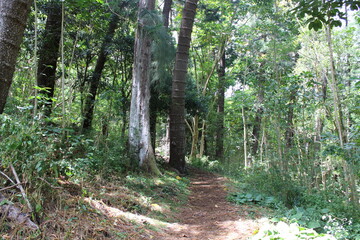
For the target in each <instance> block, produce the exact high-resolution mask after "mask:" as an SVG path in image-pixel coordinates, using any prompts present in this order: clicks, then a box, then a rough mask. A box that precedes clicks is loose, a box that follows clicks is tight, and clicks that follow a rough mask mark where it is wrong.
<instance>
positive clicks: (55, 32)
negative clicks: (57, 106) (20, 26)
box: [37, 2, 61, 117]
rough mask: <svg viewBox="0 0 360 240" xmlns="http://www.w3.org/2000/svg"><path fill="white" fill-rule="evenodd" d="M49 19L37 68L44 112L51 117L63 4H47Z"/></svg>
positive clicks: (41, 104)
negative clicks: (43, 101)
mask: <svg viewBox="0 0 360 240" xmlns="http://www.w3.org/2000/svg"><path fill="white" fill-rule="evenodd" d="M46 12H47V20H46V26H45V32H44V36H43V41H42V44H41V46H40V49H39V63H38V69H37V85H38V86H39V87H41V88H46V89H45V90H41V91H40V92H39V93H40V94H42V95H43V96H44V97H45V99H44V100H45V103H40V104H39V106H40V107H41V106H44V107H45V109H44V114H45V116H47V117H49V116H50V114H51V110H52V98H53V97H54V91H55V80H56V76H55V74H56V67H57V61H58V57H59V47H60V38H61V4H60V3H59V2H49V3H48V5H47V6H46Z"/></svg>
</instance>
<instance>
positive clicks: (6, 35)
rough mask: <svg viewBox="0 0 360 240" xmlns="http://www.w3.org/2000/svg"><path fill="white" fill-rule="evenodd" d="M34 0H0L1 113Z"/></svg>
mask: <svg viewBox="0 0 360 240" xmlns="http://www.w3.org/2000/svg"><path fill="white" fill-rule="evenodd" d="M31 3H32V0H12V1H6V0H1V1H0V114H2V113H3V111H4V108H5V104H6V99H7V96H8V94H9V89H10V86H11V83H12V78H13V75H14V71H15V64H16V58H17V55H18V53H19V50H20V44H21V41H22V37H23V34H24V30H25V26H26V20H27V17H28V15H29V11H30V5H31Z"/></svg>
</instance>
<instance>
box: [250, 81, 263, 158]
mask: <svg viewBox="0 0 360 240" xmlns="http://www.w3.org/2000/svg"><path fill="white" fill-rule="evenodd" d="M264 81H265V80H264V79H263V78H262V76H260V79H259V83H258V84H259V91H258V94H257V104H258V106H257V110H256V114H255V122H254V126H253V131H252V137H253V144H252V149H251V150H252V155H253V156H255V155H256V154H257V152H258V149H259V140H260V132H261V121H262V116H263V112H264V110H263V106H262V105H263V102H264V87H263V84H264Z"/></svg>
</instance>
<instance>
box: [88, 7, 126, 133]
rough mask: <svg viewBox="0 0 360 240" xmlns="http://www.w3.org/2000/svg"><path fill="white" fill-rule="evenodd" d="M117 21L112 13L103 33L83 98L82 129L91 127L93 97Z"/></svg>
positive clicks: (116, 17) (117, 18) (94, 97)
mask: <svg viewBox="0 0 360 240" xmlns="http://www.w3.org/2000/svg"><path fill="white" fill-rule="evenodd" d="M118 22H119V17H118V16H117V15H115V14H113V15H112V17H111V20H110V22H109V26H108V30H107V33H106V35H105V38H104V41H103V43H102V46H101V50H100V53H99V57H98V59H97V61H96V66H95V69H94V72H93V74H92V77H91V80H90V89H89V94H88V96H87V97H86V100H85V110H84V116H83V117H84V120H83V129H84V130H89V129H90V128H91V123H92V120H93V115H94V106H95V99H96V94H97V91H98V88H99V84H100V79H101V74H102V71H103V70H104V66H105V62H106V60H107V56H108V54H109V51H108V48H109V46H110V44H111V42H112V40H113V37H114V34H115V30H116V28H117V26H118Z"/></svg>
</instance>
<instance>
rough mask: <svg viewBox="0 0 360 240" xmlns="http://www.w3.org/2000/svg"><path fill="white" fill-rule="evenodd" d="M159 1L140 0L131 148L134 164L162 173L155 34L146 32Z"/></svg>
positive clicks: (133, 88) (132, 94)
mask: <svg viewBox="0 0 360 240" xmlns="http://www.w3.org/2000/svg"><path fill="white" fill-rule="evenodd" d="M154 8H155V0H140V2H139V13H138V26H137V30H136V37H135V46H134V49H135V50H134V51H135V52H134V66H133V82H132V91H131V106H130V124H129V125H130V126H129V147H130V149H129V151H130V157H131V162H132V165H133V166H134V167H140V168H141V169H143V170H144V171H146V172H148V173H151V174H154V175H159V174H160V171H159V169H158V168H157V166H156V162H155V154H154V149H153V148H152V146H151V135H150V107H149V102H150V76H149V73H150V68H151V37H150V36H149V33H147V32H146V27H149V23H148V22H147V21H146V15H147V14H150V13H148V12H149V11H152V10H154Z"/></svg>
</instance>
